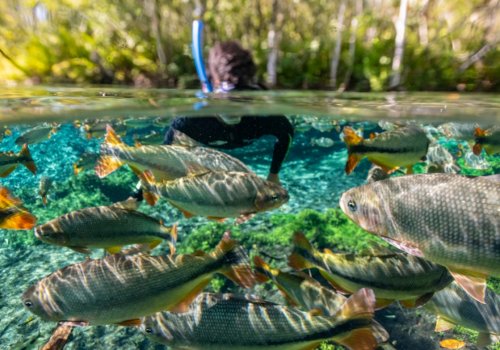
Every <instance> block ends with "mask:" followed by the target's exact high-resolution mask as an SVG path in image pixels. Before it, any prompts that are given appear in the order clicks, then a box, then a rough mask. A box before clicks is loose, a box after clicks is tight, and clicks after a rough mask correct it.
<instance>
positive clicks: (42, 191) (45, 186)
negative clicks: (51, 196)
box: [38, 176, 52, 205]
mask: <svg viewBox="0 0 500 350" xmlns="http://www.w3.org/2000/svg"><path fill="white" fill-rule="evenodd" d="M51 187H52V179H51V178H50V177H48V176H42V178H41V179H40V185H39V191H38V194H39V195H40V196H41V197H42V202H43V205H47V194H48V193H49V190H50V188H51Z"/></svg>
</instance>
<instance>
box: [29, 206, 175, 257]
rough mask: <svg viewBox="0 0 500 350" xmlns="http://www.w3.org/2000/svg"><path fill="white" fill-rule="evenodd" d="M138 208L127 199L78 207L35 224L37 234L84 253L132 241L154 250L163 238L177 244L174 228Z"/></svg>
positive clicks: (113, 248) (111, 250)
mask: <svg viewBox="0 0 500 350" xmlns="http://www.w3.org/2000/svg"><path fill="white" fill-rule="evenodd" d="M136 207H137V204H136V202H135V201H127V202H124V203H119V204H115V205H111V206H100V207H91V208H85V209H81V210H77V211H74V212H71V213H69V214H66V215H63V216H61V217H59V218H56V219H54V220H51V221H49V222H47V223H45V224H44V225H40V226H38V227H36V228H35V236H36V237H37V238H38V239H40V240H42V241H44V242H46V243H50V244H55V245H59V246H63V247H68V248H71V249H73V250H76V251H78V252H80V253H85V254H90V250H89V248H104V249H106V250H107V251H108V252H109V253H111V254H114V253H118V252H119V251H120V250H121V248H122V247H123V246H125V245H129V244H148V245H149V248H150V249H152V248H154V247H156V246H157V245H158V244H160V243H161V242H162V241H163V240H167V241H169V242H172V243H171V244H173V243H175V241H176V239H177V234H176V230H175V228H173V227H166V226H164V225H163V224H162V223H161V221H159V220H157V219H155V218H152V217H150V216H148V215H146V214H143V213H141V212H139V211H136V210H135V209H136ZM171 247H173V245H171Z"/></svg>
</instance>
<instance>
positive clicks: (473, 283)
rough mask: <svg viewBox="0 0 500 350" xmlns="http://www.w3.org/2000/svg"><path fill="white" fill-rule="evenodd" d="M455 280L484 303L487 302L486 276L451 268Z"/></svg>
mask: <svg viewBox="0 0 500 350" xmlns="http://www.w3.org/2000/svg"><path fill="white" fill-rule="evenodd" d="M450 273H451V275H452V276H453V278H454V279H455V282H457V283H458V285H460V287H462V288H463V289H464V290H465V291H466V292H467V294H469V295H470V296H471V297H473V298H474V299H476V300H477V301H479V302H480V303H482V304H485V301H484V295H485V293H486V276H471V275H465V274H462V273H460V272H455V271H451V270H450Z"/></svg>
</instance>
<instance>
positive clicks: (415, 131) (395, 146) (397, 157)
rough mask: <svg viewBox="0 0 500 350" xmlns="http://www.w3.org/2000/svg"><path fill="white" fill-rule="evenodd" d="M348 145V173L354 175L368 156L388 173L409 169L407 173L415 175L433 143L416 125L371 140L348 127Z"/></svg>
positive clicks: (382, 134)
mask: <svg viewBox="0 0 500 350" xmlns="http://www.w3.org/2000/svg"><path fill="white" fill-rule="evenodd" d="M344 142H345V143H346V145H347V152H348V158H347V163H346V166H345V172H346V174H350V173H351V172H352V171H353V170H354V168H355V167H356V165H358V163H359V162H360V161H361V159H363V158H365V157H366V158H368V160H369V161H370V162H372V163H373V164H375V165H378V166H380V167H381V168H382V169H383V170H384V171H385V172H387V173H391V172H394V171H395V170H396V169H397V168H399V167H405V168H406V169H407V173H408V174H411V173H412V172H413V165H414V164H416V163H418V162H419V161H421V160H422V159H424V157H425V155H426V154H427V149H428V148H429V143H430V141H429V139H428V138H427V135H426V134H425V132H424V130H422V129H421V128H419V127H418V126H415V125H411V126H406V127H401V128H398V129H395V130H392V131H386V132H383V133H381V134H379V135H377V136H375V135H374V134H372V135H371V138H370V139H369V140H364V139H363V138H362V137H360V136H358V135H357V134H356V133H355V132H354V130H353V129H352V128H350V127H345V128H344Z"/></svg>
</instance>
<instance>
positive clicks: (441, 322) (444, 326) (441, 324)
mask: <svg viewBox="0 0 500 350" xmlns="http://www.w3.org/2000/svg"><path fill="white" fill-rule="evenodd" d="M455 326H456V325H455V324H453V323H451V322H449V321H446V320H445V319H444V318H441V317H439V316H438V318H437V321H436V327H435V328H434V331H436V332H444V331H449V330H450V329H453V328H455Z"/></svg>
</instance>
